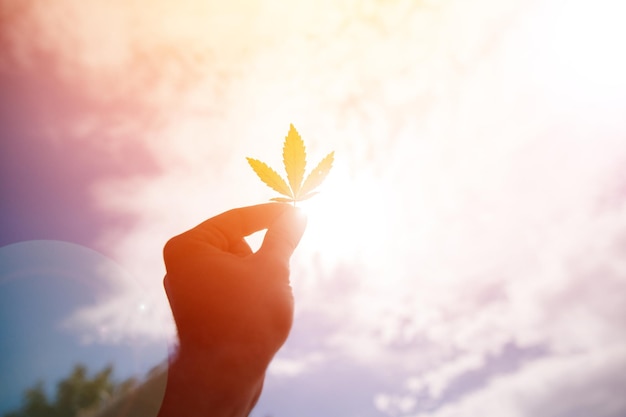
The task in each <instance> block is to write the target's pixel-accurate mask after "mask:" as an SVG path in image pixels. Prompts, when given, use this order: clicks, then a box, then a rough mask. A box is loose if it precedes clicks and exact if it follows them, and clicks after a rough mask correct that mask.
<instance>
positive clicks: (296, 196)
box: [246, 124, 335, 206]
mask: <svg viewBox="0 0 626 417" xmlns="http://www.w3.org/2000/svg"><path fill="white" fill-rule="evenodd" d="M334 158H335V152H334V151H333V152H331V153H329V154H328V155H326V156H325V157H324V159H322V160H321V161H320V163H319V164H317V166H316V167H315V168H313V170H312V171H311V172H310V173H309V175H308V176H307V177H306V179H304V172H305V169H306V148H305V146H304V142H303V141H302V138H301V137H300V135H299V134H298V131H297V130H296V128H295V127H293V124H290V125H289V133H287V137H286V138H285V144H284V145H283V164H285V171H286V172H287V181H285V180H284V179H283V178H282V177H281V176H280V175H279V174H278V173H277V172H276V171H274V170H273V169H272V168H270V166H269V165H267V164H266V163H265V162H261V161H259V160H258V159H253V158H246V159H247V160H248V163H249V164H250V166H251V167H252V169H253V170H254V172H256V174H257V175H258V176H259V178H260V179H261V181H263V182H264V183H265V184H266V185H267V186H268V187H270V188H271V189H273V190H274V191H276V192H278V193H280V194H282V195H284V196H286V197H287V198H285V197H275V198H272V199H271V200H272V201H278V202H281V203H292V202H293V205H294V206H295V205H296V202H298V201H302V200H307V199H309V198H311V197H313V196H314V195H315V194H317V192H314V191H313V190H314V189H315V188H317V187H318V186H319V185H320V184H321V183H322V182H323V181H324V179H325V178H326V176H327V175H328V173H329V172H330V169H331V168H332V167H333V161H334ZM303 179H304V182H303Z"/></svg>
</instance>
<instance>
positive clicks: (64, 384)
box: [4, 364, 135, 417]
mask: <svg viewBox="0 0 626 417" xmlns="http://www.w3.org/2000/svg"><path fill="white" fill-rule="evenodd" d="M112 374H113V367H112V366H111V365H109V366H106V367H105V368H104V369H103V370H101V371H100V372H97V373H96V374H95V375H94V376H93V377H90V376H89V375H88V373H87V368H86V367H85V366H84V365H82V364H78V365H75V366H74V369H73V370H72V371H71V372H70V374H69V375H68V376H67V377H65V378H64V379H62V380H61V381H59V382H58V384H57V386H56V393H55V397H54V401H51V400H49V399H48V397H47V395H46V393H45V390H44V384H43V381H39V382H37V383H36V384H35V385H34V386H33V387H31V388H28V389H26V390H25V391H24V394H23V399H22V407H21V408H20V409H19V410H16V411H12V412H9V413H6V414H5V415H4V417H75V416H77V415H78V414H79V413H80V414H83V413H85V412H87V411H90V410H95V409H97V408H99V407H101V406H102V405H103V404H104V403H105V402H106V401H107V400H108V399H109V398H111V396H112V395H113V394H121V393H122V392H123V391H128V390H130V389H132V388H133V387H134V385H135V381H134V380H132V379H131V380H127V381H124V382H122V383H120V384H116V383H115V382H114V381H113V380H112Z"/></svg>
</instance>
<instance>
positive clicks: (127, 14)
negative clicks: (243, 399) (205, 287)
mask: <svg viewBox="0 0 626 417" xmlns="http://www.w3.org/2000/svg"><path fill="white" fill-rule="evenodd" d="M625 16H626V6H624V4H623V2H620V1H618V0H596V1H584V0H574V1H565V0H530V1H529V0H525V1H522V0H472V1H458V0H421V1H408V0H385V1H383V0H361V1H357V0H333V1H331V0H317V1H313V0H298V1H291V2H288V1H279V0H273V1H272V0H265V1H264V0H236V1H229V2H219V1H214V0H207V1H200V0H176V1H174V0H151V1H148V0H131V1H128V0H124V1H122V0H113V1H100V0H88V1H84V0H56V1H54V2H49V1H37V0H0V94H1V96H0V210H1V216H0V246H1V247H0V313H1V315H0V324H1V328H0V331H1V333H0V369H2V372H1V373H0V374H1V376H0V414H2V415H4V414H5V413H8V412H10V411H15V410H19V409H20V407H22V411H24V410H25V407H26V405H28V404H31V405H32V404H33V403H36V402H37V401H35V400H37V398H38V399H39V400H38V401H39V402H40V403H46V404H48V405H50V404H51V403H53V402H54V401H55V398H57V399H59V398H63V395H65V396H66V397H67V396H68V395H70V394H67V393H68V392H70V391H71V392H74V391H72V390H71V389H69V388H67V387H68V386H70V387H80V386H82V387H83V388H84V387H87V388H85V389H87V390H91V391H92V392H97V393H98V395H96V396H95V399H94V400H93V401H92V402H91V403H90V404H89V405H88V406H87V405H85V406H84V407H83V406H81V407H82V408H84V409H83V411H82V413H83V414H82V415H86V414H85V413H86V412H87V411H85V410H87V409H89V410H90V412H97V411H98V410H99V409H103V408H106V407H108V406H110V405H111V404H112V403H114V402H115V401H117V399H118V398H119V397H123V396H124V395H126V394H128V392H130V391H133V390H135V389H138V388H137V387H139V386H142V384H144V383H145V381H148V382H150V383H151V381H152V379H151V378H153V377H154V375H162V372H163V367H162V364H163V361H165V359H166V358H167V354H168V351H169V350H170V349H171V348H172V346H173V344H174V343H175V338H174V326H173V324H172V319H171V315H170V312H169V308H168V305H167V301H166V298H165V296H164V293H163V290H162V278H163V275H164V267H163V264H162V259H161V250H162V247H163V244H164V243H165V241H166V240H167V239H168V238H169V237H171V236H173V235H175V234H178V233H180V232H182V231H184V230H186V229H188V228H190V227H193V226H195V225H196V224H197V223H199V222H201V221H203V220H204V219H206V218H208V217H212V216H214V215H216V214H218V213H220V212H222V211H225V210H228V209H230V208H233V207H238V206H244V205H250V204H257V203H261V202H264V201H267V200H268V199H269V198H271V197H274V196H275V193H274V192H273V191H272V190H270V189H269V188H267V187H265V186H264V185H263V184H262V183H261V182H260V181H258V179H257V178H256V176H255V174H254V173H253V172H252V170H251V169H250V168H249V166H248V165H247V162H246V159H245V158H246V157H248V156H250V157H254V158H258V159H261V160H263V161H265V162H268V163H269V164H270V165H272V166H274V167H275V168H277V169H279V168H280V169H281V171H282V161H281V158H282V157H281V151H282V144H283V141H284V137H285V135H286V134H287V132H288V129H289V124H290V123H293V124H294V126H295V127H296V129H298V131H299V133H300V134H301V136H302V138H303V139H304V142H305V144H306V145H307V154H308V160H309V162H310V164H311V165H312V164H314V163H317V162H318V161H319V160H320V159H321V158H322V157H323V156H324V155H326V154H327V153H328V152H330V151H333V150H334V151H335V157H336V163H335V166H334V168H333V169H332V171H331V173H330V175H329V176H328V178H327V179H326V182H325V183H324V185H323V186H322V188H321V193H320V194H319V195H318V196H316V197H315V198H313V199H312V200H310V201H309V202H307V203H305V204H303V205H304V206H305V208H306V210H307V211H308V216H309V224H308V228H307V232H306V234H305V236H304V238H303V240H302V242H301V244H300V246H299V248H298V250H297V251H296V254H295V255H294V257H293V259H292V286H293V288H294V292H295V297H296V312H295V323H294V328H293V331H292V334H291V336H290V338H289V340H288V342H287V344H286V345H285V346H284V347H283V349H282V350H281V351H280V353H279V354H278V356H277V357H276V358H275V360H274V362H273V363H272V365H271V367H270V370H269V373H268V377H267V381H266V384H265V389H264V393H263V395H262V397H261V400H260V402H259V404H258V406H257V407H256V409H255V410H254V411H253V413H252V416H253V417H269V416H272V417H281V416H284V417H287V416H299V417H314V416H328V417H350V416H354V417H356V416H360V417H374V416H391V417H396V416H397V417H454V416H478V415H483V416H499V417H519V416H537V415H540V416H542V417H577V416H581V417H582V416H585V417H588V416H594V417H623V416H624V415H626V397H625V396H624V395H623V392H625V391H626V373H625V372H624V370H625V369H626V116H625V115H626V77H624V74H626V49H625V48H624V40H626V26H625V25H624V24H623V21H624V17H625ZM309 169H310V167H309ZM251 241H252V242H257V244H258V241H259V238H258V236H257V237H253V238H252V239H251ZM81 364H82V365H81ZM107 366H109V368H107ZM159 366H160V367H159ZM155 367H156V368H155ZM151 370H152V372H151ZM38 381H39V382H38ZM68 381H69V382H68ZM72 381H73V382H72ZM81 381H82V382H81ZM90 381H91V382H90ZM94 381H96V382H94ZM98 381H99V382H98ZM88 382H89V383H88ZM81 384H82V385H81ZM62 387H65V388H63V389H61V388H62ZM94 390H95V391H94ZM154 392H155V393H156V394H151V395H152V398H157V404H158V392H159V389H158V388H157V389H155V390H154ZM25 393H30V394H29V395H27V396H26V397H27V398H30V403H29V402H23V401H24V398H23V394H25ZM33 393H34V394H33ZM63 393H65V394H63ZM55 396H56V397H55ZM70 396H71V395H70ZM42 398H43V399H42ZM33 401H34V402H33ZM61 402H62V401H61ZM81 407H78V408H81ZM152 407H153V408H158V405H157V406H152ZM73 410H74V411H71V412H70V411H68V413H75V412H76V410H77V408H76V407H75V408H74V409H73ZM19 415H28V414H19ZM31 415H35V414H32V413H31ZM66 415H69V414H66Z"/></svg>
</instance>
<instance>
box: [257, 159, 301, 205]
mask: <svg viewBox="0 0 626 417" xmlns="http://www.w3.org/2000/svg"><path fill="white" fill-rule="evenodd" d="M246 159H247V160H248V163H249V164H250V166H251V167H252V169H253V170H254V172H256V174H257V175H258V176H259V178H260V179H261V181H263V182H264V183H265V184H266V185H267V186H268V187H271V188H272V189H273V190H274V191H277V192H279V193H281V194H282V195H286V196H287V197H291V198H293V194H292V193H291V190H289V186H288V185H287V183H286V182H285V180H284V179H283V178H282V177H281V176H280V175H278V173H277V172H276V171H274V170H273V169H272V168H270V167H269V166H268V165H267V164H266V163H265V162H261V161H259V160H258V159H253V158H246Z"/></svg>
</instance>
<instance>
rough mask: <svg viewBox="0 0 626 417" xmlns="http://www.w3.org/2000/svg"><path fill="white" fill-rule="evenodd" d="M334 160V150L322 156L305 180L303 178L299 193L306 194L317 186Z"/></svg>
mask: <svg viewBox="0 0 626 417" xmlns="http://www.w3.org/2000/svg"><path fill="white" fill-rule="evenodd" d="M334 160H335V152H334V151H333V152H331V153H329V154H328V155H326V157H324V159H322V160H321V161H320V163H319V164H317V166H316V167H315V168H313V171H311V173H310V174H309V176H308V177H307V178H306V180H304V184H302V188H301V189H300V194H302V195H305V196H306V195H307V194H309V193H310V192H311V191H313V190H314V189H315V188H317V187H318V186H319V185H320V184H321V183H322V182H323V181H324V179H325V178H326V176H327V175H328V173H329V172H330V169H331V168H332V167H333V162H334Z"/></svg>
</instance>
